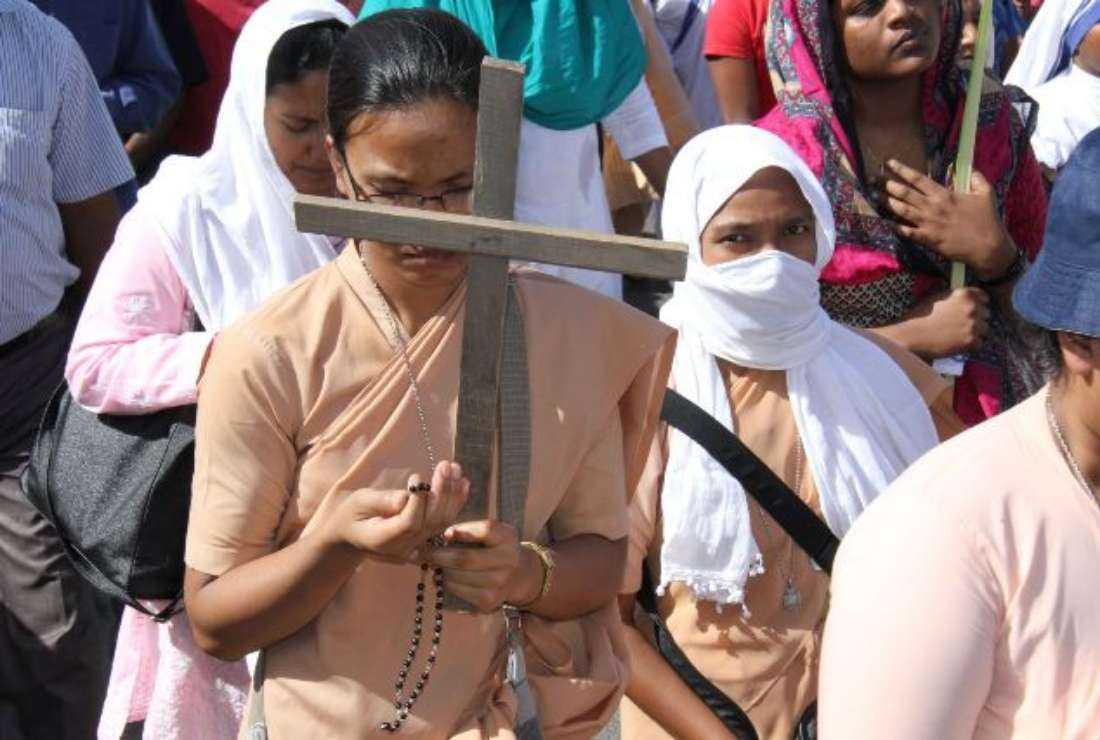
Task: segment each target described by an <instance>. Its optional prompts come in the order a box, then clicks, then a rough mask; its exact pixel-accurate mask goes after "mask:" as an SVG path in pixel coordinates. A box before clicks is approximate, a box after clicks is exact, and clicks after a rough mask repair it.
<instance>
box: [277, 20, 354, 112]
mask: <svg viewBox="0 0 1100 740" xmlns="http://www.w3.org/2000/svg"><path fill="white" fill-rule="evenodd" d="M347 30H348V27H347V26H346V25H344V24H343V23H341V22H340V21H318V22H316V23H307V24H306V25H304V26H298V27H296V28H292V29H290V30H289V31H287V32H286V33H284V34H283V35H282V36H280V37H279V40H278V41H276V42H275V46H274V47H273V48H272V49H271V56H269V57H268V58H267V84H266V87H265V88H264V90H265V92H266V93H267V94H268V95H270V94H271V90H272V89H273V88H274V87H275V86H276V85H286V84H290V85H293V84H294V83H296V82H298V81H299V80H301V79H302V77H304V76H305V75H306V73H307V72H316V71H318V70H327V69H328V65H329V62H331V61H332V55H333V53H335V51H336V46H337V44H339V43H340V37H341V36H343V35H344V33H346V32H347Z"/></svg>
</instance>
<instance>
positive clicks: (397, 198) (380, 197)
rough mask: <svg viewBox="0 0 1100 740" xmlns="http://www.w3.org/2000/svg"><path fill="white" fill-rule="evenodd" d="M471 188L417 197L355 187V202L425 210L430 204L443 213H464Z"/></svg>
mask: <svg viewBox="0 0 1100 740" xmlns="http://www.w3.org/2000/svg"><path fill="white" fill-rule="evenodd" d="M473 192H474V189H473V188H472V187H464V188H455V189H454V190H447V191H445V192H442V193H440V194H439V195H418V194H417V193H364V192H362V191H361V190H359V188H358V187H356V193H355V196H356V200H358V201H361V202H366V203H377V204H379V205H383V206H402V207H404V208H425V207H427V206H428V204H430V203H439V206H440V207H441V208H442V209H443V210H444V211H449V212H451V213H466V212H468V211H469V210H470V204H471V202H472V201H473Z"/></svg>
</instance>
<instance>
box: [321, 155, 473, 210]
mask: <svg viewBox="0 0 1100 740" xmlns="http://www.w3.org/2000/svg"><path fill="white" fill-rule="evenodd" d="M340 158H341V159H343V160H344V171H345V172H347V174H348V180H350V181H351V187H352V190H354V191H355V199H356V200H357V201H359V202H360V203H377V204H378V205H383V206H401V207H403V208H426V207H428V204H430V203H439V207H440V208H442V209H443V210H444V211H448V212H449V213H469V212H470V208H471V206H472V204H473V199H474V189H473V187H472V186H469V185H467V186H465V187H461V188H454V189H453V190H446V191H444V192H442V193H440V194H439V195H420V194H419V193H386V192H378V193H366V192H363V188H361V187H360V186H359V183H358V182H356V180H355V176H354V175H352V174H351V168H350V167H348V160H347V157H346V156H345V155H344V154H343V152H341V154H340Z"/></svg>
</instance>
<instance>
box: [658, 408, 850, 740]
mask: <svg viewBox="0 0 1100 740" xmlns="http://www.w3.org/2000/svg"><path fill="white" fill-rule="evenodd" d="M661 418H662V419H664V421H666V422H667V423H668V424H669V425H670V426H673V427H675V428H676V429H678V430H680V431H681V432H683V433H684V434H686V435H687V436H688V437H690V438H691V439H692V440H693V441H694V442H695V443H697V444H698V445H699V446H701V447H702V448H703V449H705V450H706V451H707V452H708V453H709V454H710V456H711V457H713V458H714V459H715V460H716V461H717V462H718V463H719V464H720V465H721V466H722V467H724V468H725V469H726V470H727V471H729V473H730V475H732V476H734V477H735V478H737V480H738V481H740V483H741V485H742V486H743V487H744V489H745V491H746V492H748V494H749V495H750V496H752V497H753V498H754V499H755V500H756V501H757V503H759V504H760V507H761V508H762V509H764V511H766V512H768V515H769V516H771V517H772V518H773V519H774V520H775V521H776V523H778V524H779V526H781V527H782V528H783V530H784V531H785V532H786V533H787V534H788V535H789V536H790V537H791V539H792V540H794V542H795V544H797V545H798V546H799V547H800V548H802V549H803V550H805V551H806V553H807V554H808V555H809V556H810V557H811V558H813V560H814V562H815V563H817V565H818V567H820V568H821V569H822V570H824V571H825V572H826V573H828V572H830V571H831V569H832V567H833V557H834V556H835V555H836V549H837V547H838V546H839V544H840V540H838V539H837V538H836V535H834V534H833V533H832V531H831V530H830V529H829V527H828V526H827V525H826V524H825V523H824V522H823V521H821V519H820V518H819V517H818V516H817V514H815V513H814V511H813V509H811V508H810V507H809V506H807V505H806V503H805V502H804V501H802V499H800V498H799V497H798V495H797V494H795V492H794V491H792V490H791V489H790V487H789V486H787V484H786V483H784V482H783V481H782V480H781V479H780V478H779V476H777V475H776V474H775V473H773V472H772V471H771V469H770V468H768V466H767V465H765V464H764V463H763V461H761V460H760V458H758V457H757V456H756V455H755V454H754V453H753V452H752V450H750V449H749V448H748V447H746V446H745V443H744V442H742V441H741V440H740V439H738V438H737V435H735V434H733V433H732V432H731V431H730V430H728V429H726V428H725V427H724V426H722V425H721V424H720V423H719V422H718V421H717V420H716V419H714V417H712V416H711V415H710V414H708V413H707V412H705V411H703V410H702V409H701V408H699V407H698V406H696V405H695V404H694V403H692V402H691V401H689V400H688V399H686V398H684V397H683V396H681V395H680V394H679V393H677V392H676V391H674V390H671V389H669V390H668V391H667V392H666V394H665V402H664V406H663V407H662V409H661ZM637 598H638V604H639V605H640V606H641V607H642V609H643V610H644V611H645V612H646V614H647V615H649V618H650V619H651V621H652V622H653V626H654V637H655V639H656V643H657V649H658V650H659V651H660V652H661V655H662V656H663V657H664V658H665V660H666V661H668V663H669V665H671V666H672V668H673V669H674V670H675V671H676V673H677V674H679V676H680V678H681V680H683V681H684V683H685V684H687V686H688V687H689V688H690V689H691V690H692V691H693V692H694V693H695V695H696V696H698V697H699V698H700V699H701V700H702V701H703V703H704V704H706V705H707V707H708V708H710V710H711V711H712V712H714V714H715V716H717V717H718V719H719V720H720V721H721V722H722V724H724V725H725V726H726V729H728V730H729V731H730V732H731V733H732V734H733V736H734V737H736V738H738V740H756V739H757V737H758V735H757V734H756V730H755V729H754V728H753V726H752V721H751V720H750V719H749V717H748V715H746V714H745V712H744V710H742V709H741V707H739V706H737V704H736V702H734V701H733V700H732V699H730V698H729V697H728V696H727V695H726V694H725V692H723V691H722V690H721V689H719V688H718V687H717V686H715V685H714V684H713V683H711V682H710V681H709V680H708V679H707V677H706V676H704V675H703V674H702V673H700V672H699V670H698V669H697V668H696V667H695V666H694V665H692V663H691V661H690V660H689V659H688V657H687V656H686V655H684V652H683V651H682V650H681V649H680V646H679V645H677V644H676V641H675V640H674V639H673V638H672V635H671V634H670V633H669V631H668V627H667V626H666V625H665V622H664V619H663V618H662V617H661V614H660V612H659V611H658V609H657V599H656V596H655V591H654V584H653V578H652V575H651V574H650V572H649V566H648V564H646V563H645V561H643V563H642V585H641V588H640V590H639V591H638V597H637ZM812 714H813V707H812V706H811V707H810V709H809V710H808V711H807V715H812ZM806 721H807V718H806V717H804V718H803V721H802V722H800V723H799V725H800V730H799V731H800V732H801V730H802V727H801V726H802V725H803V724H806ZM810 721H812V720H810ZM796 737H798V735H797V734H796Z"/></svg>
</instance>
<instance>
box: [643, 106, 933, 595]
mask: <svg viewBox="0 0 1100 740" xmlns="http://www.w3.org/2000/svg"><path fill="white" fill-rule="evenodd" d="M766 167H778V168H780V169H783V170H785V171H786V172H788V173H789V174H790V175H791V176H792V177H793V178H794V180H795V181H796V182H797V183H798V186H799V188H800V189H801V191H802V194H803V196H804V197H805V199H806V201H807V202H808V203H809V205H810V206H811V208H812V209H813V212H814V218H815V241H816V244H817V255H816V259H815V264H813V265H810V264H808V263H806V262H804V261H802V260H800V259H798V258H796V257H793V256H791V255H788V254H785V253H782V252H778V251H774V250H767V251H764V252H761V253H757V254H754V255H752V256H749V257H744V258H741V259H737V260H733V261H730V262H726V263H723V264H720V265H716V266H713V267H710V266H707V265H704V264H703V261H702V247H701V244H700V235H701V234H702V232H703V230H704V229H705V227H706V225H707V223H708V222H709V221H710V219H711V218H712V217H713V216H714V215H715V213H717V212H718V210H719V209H720V208H722V206H723V205H724V204H725V203H726V201H727V200H729V198H730V197H731V196H732V195H734V194H735V193H736V192H737V191H738V190H740V189H741V187H742V186H744V184H745V183H746V182H747V181H748V180H749V179H750V178H751V177H752V176H753V175H754V174H756V173H757V172H759V171H760V170H762V169H764V168H766ZM662 220H663V224H664V229H665V232H664V236H665V238H666V239H671V240H674V241H679V242H685V243H687V244H688V245H689V256H688V269H687V276H686V278H685V280H684V281H683V282H681V283H677V284H676V286H675V288H674V292H673V298H672V300H671V301H669V303H668V304H667V305H666V306H665V308H664V310H662V312H661V319H662V320H663V321H665V322H666V323H668V324H670V325H672V326H674V327H675V328H677V329H678V330H679V332H680V338H679V342H678V344H677V349H676V355H675V359H674V360H673V368H672V383H673V386H674V387H675V388H676V390H677V391H679V392H680V393H681V394H683V395H684V396H686V397H687V398H689V399H690V400H692V401H694V402H695V403H696V404H697V405H699V406H700V407H702V409H703V410H704V411H707V412H708V413H709V414H711V415H712V416H713V417H714V418H715V419H717V420H718V421H719V422H721V423H722V424H723V425H724V426H726V427H727V428H728V429H730V430H731V431H736V425H735V420H734V419H733V418H732V411H731V407H730V400H729V395H728V392H727V389H726V385H725V382H724V381H723V379H722V376H721V373H720V371H719V368H718V362H717V360H718V359H725V360H728V361H730V362H733V363H735V364H737V365H740V366H743V367H748V368H756V369H766V370H784V371H786V376H787V386H788V394H789V397H790V401H791V409H792V411H793V413H794V416H795V421H796V423H797V426H798V432H799V435H800V438H801V440H802V444H803V446H804V448H805V451H806V459H807V462H808V467H809V469H810V471H811V473H812V474H813V479H814V482H815V484H816V485H817V489H818V491H819V493H820V496H821V506H822V511H823V514H824V518H825V521H826V522H827V523H828V525H829V527H830V529H832V531H833V532H834V533H835V534H836V535H837V536H838V537H839V536H843V534H844V533H845V532H847V530H848V528H849V527H850V526H851V524H852V522H853V521H855V519H856V517H857V516H858V515H859V514H860V512H862V511H863V509H864V508H865V507H866V506H867V505H868V504H869V503H870V502H871V501H872V500H873V499H874V498H875V497H876V496H877V495H878V494H879V493H881V492H882V491H883V489H885V488H886V486H888V485H889V484H890V483H891V482H892V481H893V480H894V478H896V477H897V476H898V475H900V474H901V472H902V471H904V470H905V469H906V468H907V467H908V466H909V465H910V464H911V463H912V462H914V461H915V460H916V459H917V458H918V457H920V456H921V455H923V454H924V453H925V452H926V451H928V450H929V449H931V448H932V447H934V446H936V445H937V444H938V442H939V440H938V436H937V434H936V430H935V427H934V425H933V423H932V417H931V414H930V413H929V411H928V407H927V405H926V404H925V402H924V399H923V398H922V397H921V395H920V393H919V392H918V391H917V389H916V388H915V387H914V386H913V384H912V383H911V382H910V380H909V378H908V376H906V375H905V373H904V372H903V371H902V369H901V368H900V367H899V366H898V365H897V364H896V363H895V362H894V360H893V359H891V358H890V356H889V355H887V354H886V353H885V352H883V351H882V350H881V349H880V348H879V347H877V346H876V345H874V344H873V343H871V342H870V341H868V340H867V339H865V338H864V337H862V336H860V335H858V334H856V333H855V332H853V331H851V330H849V329H847V328H846V327H843V326H841V325H840V324H837V323H835V322H834V321H832V320H831V319H830V318H829V317H828V315H827V314H826V313H825V311H824V310H823V309H822V308H821V306H820V304H819V289H818V275H819V274H820V272H821V270H822V268H824V266H825V265H826V263H828V261H829V260H830V259H831V257H832V253H833V247H834V239H835V230H834V225H833V216H832V208H831V207H830V205H829V201H828V199H827V197H826V195H825V192H824V191H823V190H822V188H821V185H820V184H819V183H818V181H817V178H815V177H814V175H813V173H812V172H811V171H810V170H809V168H808V167H807V166H806V165H805V163H803V161H802V160H801V159H800V158H799V157H798V155H796V154H795V153H794V152H793V151H791V149H790V148H789V147H788V146H787V145H786V144H785V143H784V142H783V141H782V140H780V139H779V138H778V137H776V136H774V135H773V134H771V133H768V132H766V131H763V130H761V129H757V128H753V127H750V126H723V127H720V128H716V129H711V130H710V131H706V132H704V133H702V134H700V135H699V136H697V137H695V138H694V139H692V140H691V141H690V142H689V143H688V144H687V145H686V146H685V147H684V148H683V149H682V150H681V151H680V153H679V155H678V156H677V157H676V161H675V162H674V164H673V166H672V170H671V172H670V173H669V180H668V188H667V191H666V194H665V202H664V210H663V212H662ZM664 481H665V482H664V487H663V489H662V491H661V511H662V517H663V543H662V547H661V584H660V587H661V588H662V589H663V588H665V587H667V585H668V584H669V583H671V582H673V581H679V582H682V583H684V584H686V585H688V586H689V587H690V588H692V590H693V591H694V592H695V595H696V597H697V598H699V599H701V600H708V601H714V602H717V603H718V604H720V605H721V604H729V603H741V604H743V603H744V588H745V583H746V581H747V579H748V577H749V576H751V575H755V574H757V573H760V572H762V571H763V566H764V563H763V562H762V558H761V555H760V549H759V547H758V546H757V543H756V542H755V540H754V539H753V535H752V529H751V527H750V520H749V508H748V502H747V499H746V495H745V491H744V489H743V488H742V487H741V484H740V483H739V482H738V481H737V480H736V479H735V478H733V477H732V476H730V475H729V473H727V472H726V470H725V469H724V468H722V467H721V466H720V465H719V464H718V463H717V462H715V461H714V460H713V459H712V458H711V457H710V456H709V455H708V454H707V453H706V452H705V451H704V450H703V449H702V448H701V447H699V446H698V445H697V444H695V443H694V442H692V441H691V440H690V439H689V438H688V437H686V436H685V435H684V434H682V433H680V432H678V431H676V430H670V436H669V460H668V465H667V467H666V470H665V477H664Z"/></svg>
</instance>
